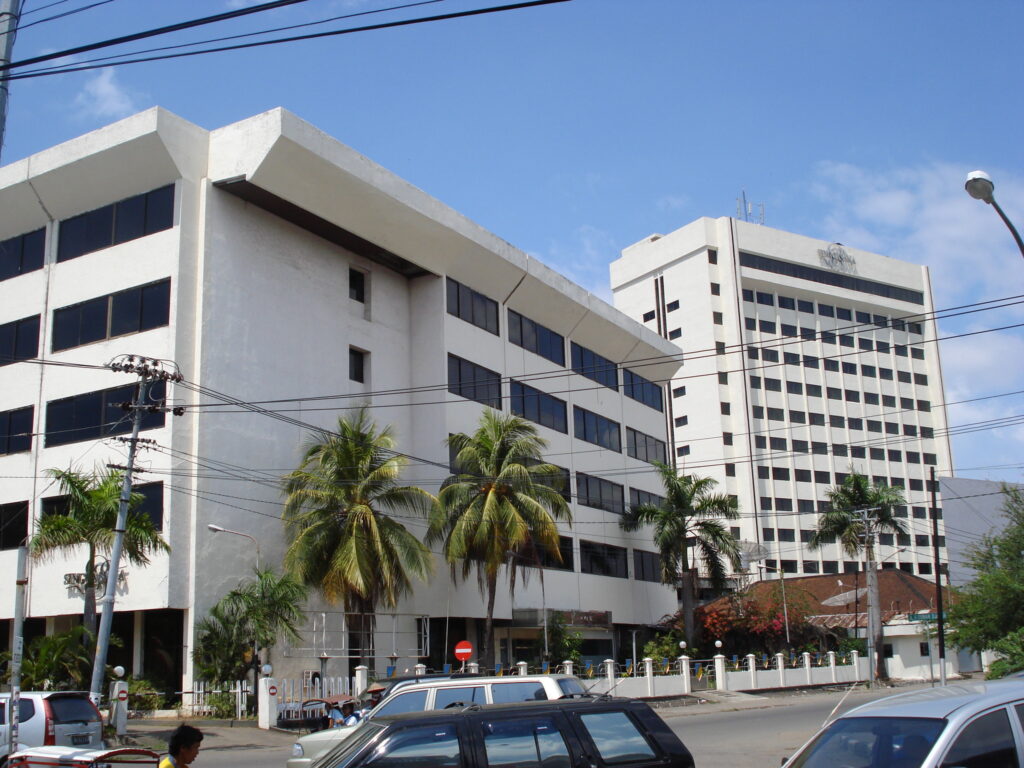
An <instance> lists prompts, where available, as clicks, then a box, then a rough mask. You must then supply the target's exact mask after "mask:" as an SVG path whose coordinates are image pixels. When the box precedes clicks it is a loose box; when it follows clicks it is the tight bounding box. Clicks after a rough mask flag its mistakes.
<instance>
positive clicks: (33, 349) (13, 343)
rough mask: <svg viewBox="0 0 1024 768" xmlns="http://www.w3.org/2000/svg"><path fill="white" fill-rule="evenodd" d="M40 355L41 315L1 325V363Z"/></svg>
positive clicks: (5, 363) (6, 363) (14, 361)
mask: <svg viewBox="0 0 1024 768" xmlns="http://www.w3.org/2000/svg"><path fill="white" fill-rule="evenodd" d="M38 355H39V315H33V316H32V317H25V318H22V319H21V320H15V321H14V322H12V323H4V324H3V325H0V365H9V364H10V363H16V362H18V361H19V360H30V359H32V358H33V357H38Z"/></svg>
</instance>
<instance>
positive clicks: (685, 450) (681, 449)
mask: <svg viewBox="0 0 1024 768" xmlns="http://www.w3.org/2000/svg"><path fill="white" fill-rule="evenodd" d="M689 455H690V446H688V445H680V446H677V447H676V456H678V457H679V458H683V457H684V456H689Z"/></svg>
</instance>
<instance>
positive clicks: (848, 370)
mask: <svg viewBox="0 0 1024 768" xmlns="http://www.w3.org/2000/svg"><path fill="white" fill-rule="evenodd" d="M842 365H843V373H845V374H848V375H850V376H856V375H857V364H856V363H846V362H844V363H843V364H842Z"/></svg>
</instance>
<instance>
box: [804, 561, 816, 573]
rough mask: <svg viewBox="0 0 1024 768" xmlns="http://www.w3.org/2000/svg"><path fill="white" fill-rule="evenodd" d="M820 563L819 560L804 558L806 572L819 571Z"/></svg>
mask: <svg viewBox="0 0 1024 768" xmlns="http://www.w3.org/2000/svg"><path fill="white" fill-rule="evenodd" d="M818 572H819V565H818V561H817V560H804V573H818Z"/></svg>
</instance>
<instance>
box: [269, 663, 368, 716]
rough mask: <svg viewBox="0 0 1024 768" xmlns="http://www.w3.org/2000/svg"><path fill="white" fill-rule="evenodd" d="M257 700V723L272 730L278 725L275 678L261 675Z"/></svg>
mask: <svg viewBox="0 0 1024 768" xmlns="http://www.w3.org/2000/svg"><path fill="white" fill-rule="evenodd" d="M364 669H365V667H364ZM357 674H358V673H357ZM364 687H365V686H364ZM256 702H257V706H258V707H259V711H260V714H259V721H258V722H257V725H258V726H259V727H260V728H262V729H263V730H265V731H266V730H270V729H271V728H273V727H274V726H275V725H277V681H276V680H274V678H272V677H261V678H260V679H259V680H258V681H257V683H256Z"/></svg>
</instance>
